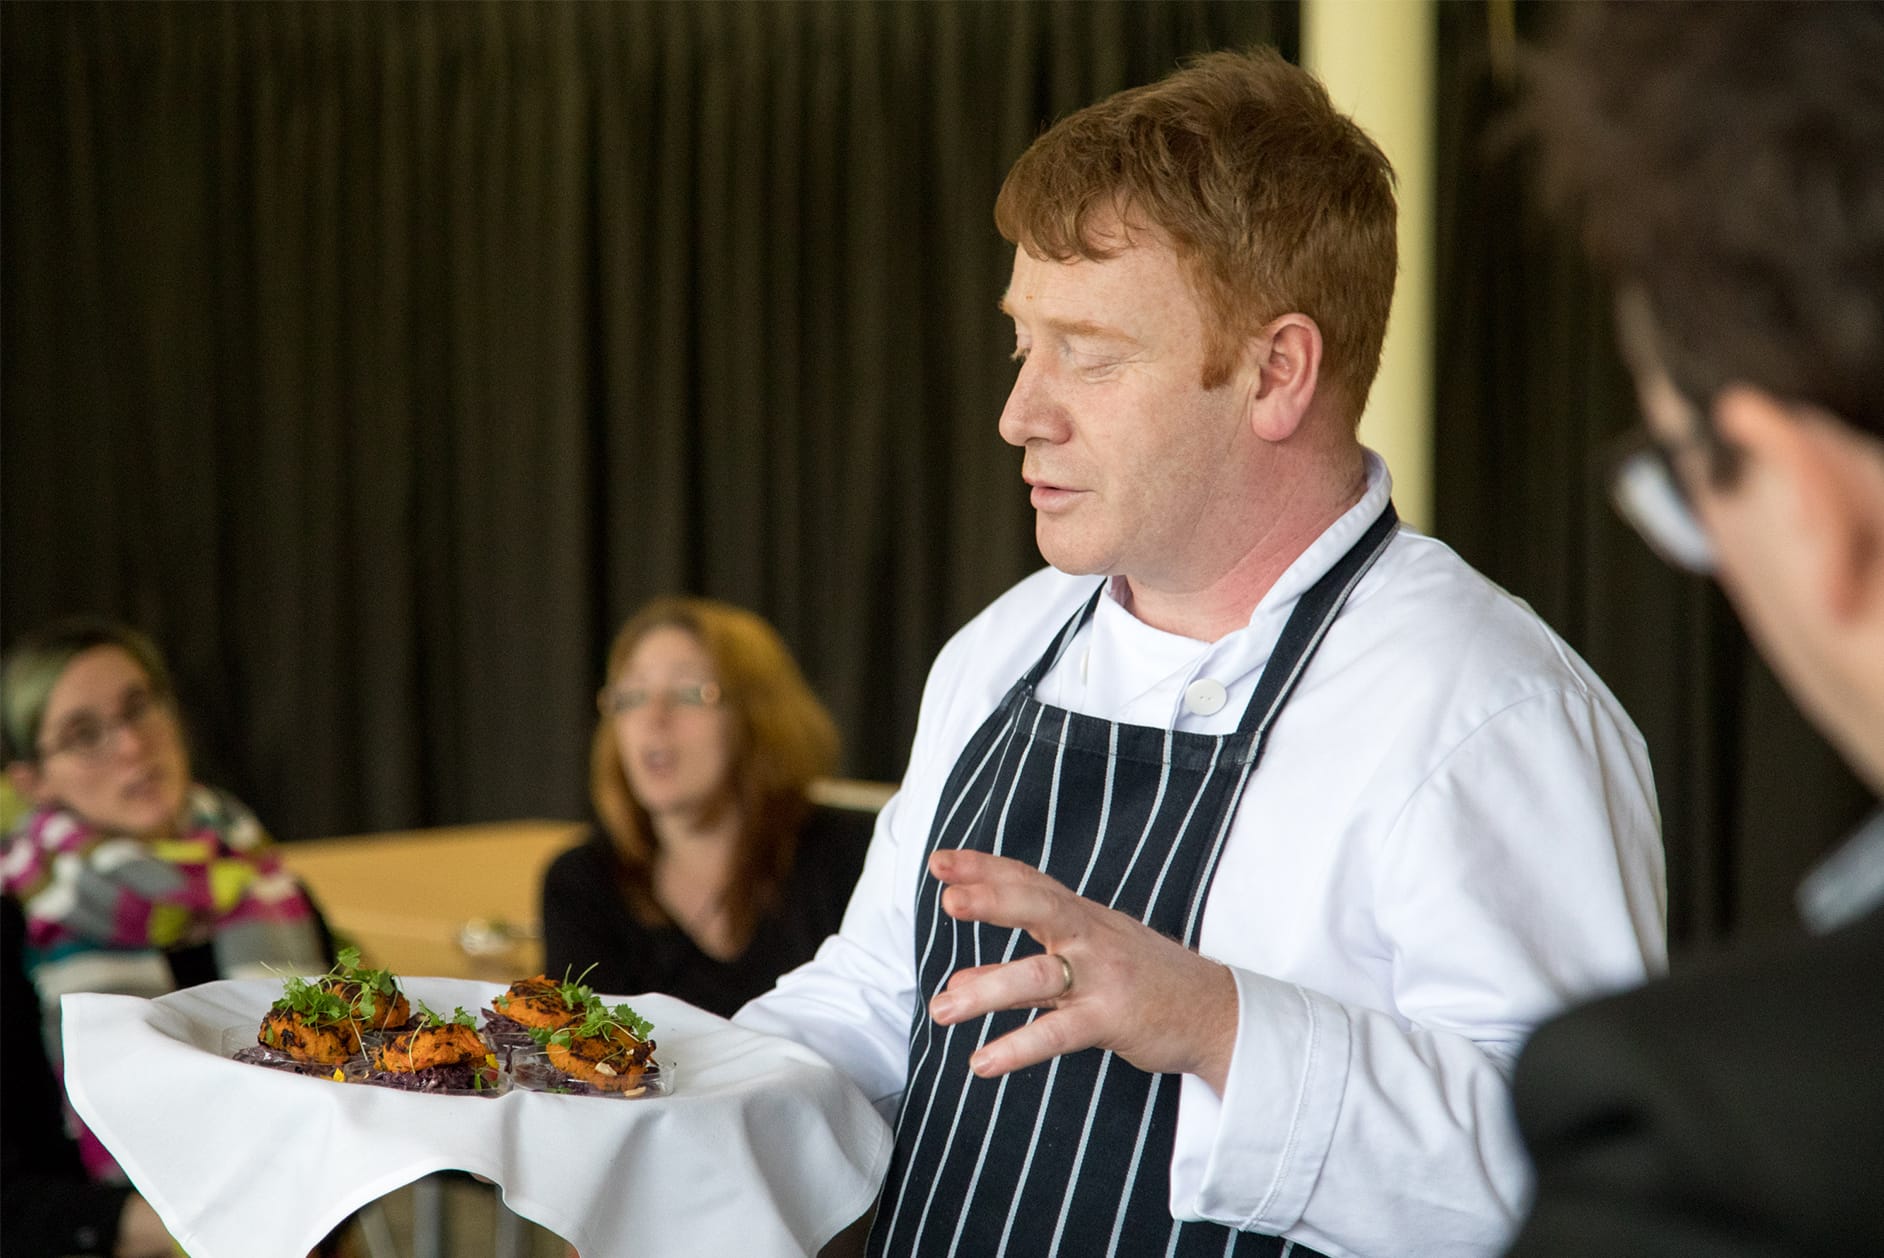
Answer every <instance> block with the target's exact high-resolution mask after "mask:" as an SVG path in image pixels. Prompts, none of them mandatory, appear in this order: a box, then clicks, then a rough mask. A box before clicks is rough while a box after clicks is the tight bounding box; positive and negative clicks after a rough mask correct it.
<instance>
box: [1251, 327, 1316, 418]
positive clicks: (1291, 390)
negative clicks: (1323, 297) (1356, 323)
mask: <svg viewBox="0 0 1884 1258" xmlns="http://www.w3.org/2000/svg"><path fill="white" fill-rule="evenodd" d="M1244 352H1245V353H1247V354H1249V355H1250V356H1251V358H1252V359H1253V360H1254V361H1253V362H1251V363H1250V367H1251V368H1252V369H1253V370H1254V372H1255V378H1256V387H1255V390H1254V392H1253V394H1252V395H1251V398H1250V422H1251V426H1252V428H1253V429H1254V431H1255V433H1256V435H1257V436H1258V437H1260V438H1261V439H1262V440H1264V441H1284V440H1287V439H1288V438H1289V437H1290V436H1293V435H1294V433H1295V430H1296V429H1297V428H1298V427H1300V426H1301V423H1302V419H1303V417H1304V416H1305V415H1307V414H1308V408H1309V404H1310V403H1312V402H1313V401H1314V400H1315V390H1316V387H1317V386H1318V385H1319V384H1320V382H1321V329H1320V328H1319V327H1317V326H1315V321H1314V320H1313V319H1311V318H1309V317H1308V316H1307V315H1305V314H1285V315H1282V316H1280V317H1278V318H1276V319H1273V320H1271V321H1270V322H1269V324H1268V325H1267V326H1266V327H1264V328H1263V330H1262V331H1261V332H1260V333H1259V334H1258V335H1256V336H1255V337H1252V338H1251V339H1250V342H1249V345H1248V347H1247V348H1246V349H1245V351H1244Z"/></svg>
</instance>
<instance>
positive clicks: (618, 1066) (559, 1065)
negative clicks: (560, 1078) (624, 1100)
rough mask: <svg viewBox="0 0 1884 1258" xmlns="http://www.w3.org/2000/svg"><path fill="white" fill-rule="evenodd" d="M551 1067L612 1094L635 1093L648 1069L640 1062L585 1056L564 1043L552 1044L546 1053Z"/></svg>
mask: <svg viewBox="0 0 1884 1258" xmlns="http://www.w3.org/2000/svg"><path fill="white" fill-rule="evenodd" d="M544 1056H545V1057H547V1058H548V1059H549V1064H550V1065H552V1066H554V1067H556V1069H558V1070H560V1071H562V1072H563V1073H564V1074H566V1075H573V1076H574V1077H575V1078H577V1079H580V1080H582V1081H583V1082H584V1083H587V1084H589V1085H591V1086H593V1087H598V1088H601V1089H603V1090H604V1091H608V1092H632V1091H634V1090H635V1089H636V1088H638V1087H640V1086H641V1076H642V1074H643V1073H644V1072H645V1071H646V1070H647V1067H646V1066H645V1065H643V1064H641V1063H639V1062H627V1061H621V1060H617V1061H613V1062H611V1061H606V1060H597V1059H595V1058H591V1057H583V1056H580V1055H579V1054H578V1053H576V1052H575V1051H574V1046H573V1045H571V1046H570V1047H569V1048H564V1047H563V1046H562V1045H561V1044H554V1043H552V1044H550V1045H549V1046H548V1047H547V1048H546V1049H545V1050H544Z"/></svg>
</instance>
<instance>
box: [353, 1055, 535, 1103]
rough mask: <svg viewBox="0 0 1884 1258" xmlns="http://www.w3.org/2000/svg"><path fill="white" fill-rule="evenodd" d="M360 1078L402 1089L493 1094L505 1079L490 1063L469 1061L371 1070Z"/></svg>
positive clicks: (408, 1090) (405, 1090) (384, 1086)
mask: <svg viewBox="0 0 1884 1258" xmlns="http://www.w3.org/2000/svg"><path fill="white" fill-rule="evenodd" d="M480 1078H481V1079H482V1086H481V1087H480V1086H479V1080H480ZM360 1081H361V1082H362V1083H373V1084H378V1085H379V1086H380V1087H382V1088H396V1089H398V1090H399V1091H401V1092H470V1093H474V1094H475V1093H485V1094H489V1095H491V1096H495V1095H497V1093H498V1092H499V1091H500V1090H501V1085H502V1082H503V1081H502V1080H501V1079H500V1078H499V1077H498V1074H497V1072H496V1071H494V1070H492V1069H491V1068H490V1067H489V1066H482V1065H479V1064H478V1063H476V1062H468V1061H461V1062H454V1063H453V1064H451V1065H449V1066H427V1067H426V1068H425V1069H424V1070H369V1071H367V1072H366V1074H365V1075H363V1076H362V1077H361V1080H360Z"/></svg>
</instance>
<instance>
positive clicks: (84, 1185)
mask: <svg viewBox="0 0 1884 1258" xmlns="http://www.w3.org/2000/svg"><path fill="white" fill-rule="evenodd" d="M0 936H3V937H0V980H3V985H0V1008H3V1009H4V1010H5V1015H4V1022H5V1027H6V1036H5V1045H4V1053H5V1055H4V1056H0V1084H4V1093H5V1096H4V1102H5V1103H4V1105H0V1114H4V1115H5V1116H6V1121H5V1122H4V1123H0V1133H4V1136H5V1139H4V1141H0V1143H3V1144H4V1146H5V1154H4V1158H3V1159H0V1163H3V1165H0V1176H4V1178H5V1181H6V1208H5V1209H3V1210H0V1251H4V1252H5V1253H6V1255H7V1258H52V1255H54V1254H109V1253H110V1252H111V1251H112V1249H113V1248H114V1247H115V1246H116V1244H117V1239H118V1215H119V1213H120V1212H121V1211H122V1210H123V1208H124V1199H125V1198H126V1197H128V1196H130V1195H131V1190H130V1188H128V1187H126V1186H124V1185H121V1184H119V1185H113V1184H94V1183H92V1182H91V1181H89V1180H88V1179H86V1177H85V1167H84V1165H83V1164H82V1163H81V1162H80V1161H79V1152H78V1146H77V1145H76V1144H74V1143H73V1142H72V1137H71V1136H69V1135H67V1134H66V1130H65V1118H64V1116H63V1114H62V1113H61V1111H60V1104H59V1102H60V1098H61V1097H62V1096H63V1095H64V1094H63V1092H62V1091H61V1090H60V1087H59V1083H58V1080H57V1079H56V1078H55V1077H54V1076H53V1073H52V1066H51V1064H50V1063H49V1062H47V1060H46V1048H45V1044H44V1042H43V1041H42V1040H41V1039H40V1007H39V994H38V993H37V992H35V991H34V990H33V984H32V981H31V980H30V979H28V978H27V977H26V969H25V964H24V960H23V958H22V949H23V948H24V945H25V940H26V918H25V916H24V915H23V914H22V913H21V911H20V906H19V905H18V904H17V903H15V902H14V901H13V899H12V898H11V897H0Z"/></svg>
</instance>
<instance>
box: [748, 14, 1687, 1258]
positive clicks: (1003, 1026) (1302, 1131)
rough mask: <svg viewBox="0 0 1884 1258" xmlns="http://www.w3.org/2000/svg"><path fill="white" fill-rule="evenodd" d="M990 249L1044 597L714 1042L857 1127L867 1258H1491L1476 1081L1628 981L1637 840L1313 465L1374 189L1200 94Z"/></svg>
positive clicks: (1495, 1147)
mask: <svg viewBox="0 0 1884 1258" xmlns="http://www.w3.org/2000/svg"><path fill="white" fill-rule="evenodd" d="M995 221H996V223H997V225H998V226H999V227H1000V229H1001V231H1002V233H1003V235H1004V236H1006V238H1007V239H1008V240H1010V241H1013V242H1014V243H1015V245H1016V246H1017V247H1016V249H1015V253H1014V268H1013V274H1012V279H1011V281H1010V283H1009V285H1008V288H1007V292H1006V295H1005V297H1004V298H1003V299H1002V309H1003V310H1004V312H1005V313H1006V315H1007V316H1008V317H1009V318H1010V319H1011V320H1012V322H1013V327H1014V342H1015V350H1016V353H1015V357H1016V358H1017V359H1018V360H1019V362H1020V365H1019V369H1018V375H1017V377H1016V379H1015V382H1014V386H1013V391H1012V393H1011V394H1010V395H1009V398H1008V402H1007V405H1006V408H1005V410H1004V411H1003V413H1002V415H1001V417H1000V424H999V429H1000V434H1001V436H1002V437H1003V438H1005V439H1006V440H1007V441H1008V442H1009V443H1010V444H1012V445H1014V446H1015V447H1017V448H1018V449H1019V450H1020V451H1021V459H1020V467H1019V469H1018V470H1019V472H1020V476H1021V479H1022V480H1023V481H1024V482H1025V483H1026V485H1027V486H1028V487H1029V489H1028V492H1029V494H1030V498H1031V501H1032V503H1033V506H1034V509H1035V517H1036V518H1035V523H1036V529H1035V534H1036V539H1037V541H1038V542H1039V545H1040V549H1041V552H1042V554H1043V555H1044V556H1045V557H1046V559H1047V560H1048V562H1049V563H1051V564H1052V565H1053V567H1052V568H1050V569H1047V570H1045V571H1042V572H1039V573H1037V574H1035V575H1033V576H1031V577H1029V578H1027V579H1025V580H1024V581H1022V582H1021V583H1020V584H1018V585H1017V586H1015V587H1014V588H1013V589H1012V590H1010V591H1008V592H1007V593H1006V594H1004V595H1002V596H1001V597H1000V598H999V599H997V600H996V601H995V602H994V603H993V604H992V605H991V606H990V607H989V608H988V609H987V610H985V611H984V612H983V613H982V614H981V615H979V616H977V617H976V618H975V619H974V620H973V621H971V622H970V623H969V624H968V625H967V626H966V627H965V628H964V629H962V630H961V631H960V632H959V633H958V634H957V635H956V636H955V637H954V638H953V639H952V640H951V641H950V642H949V643H948V645H947V646H945V647H944V648H943V650H942V653H941V655H940V656H939V657H938V658H937V660H936V663H935V666H934V668H933V669H932V670H931V673H930V677H929V682H928V685H927V687H926V689H925V692H924V695H923V701H922V707H921V711H920V717H919V723H918V727H917V731H916V737H915V743H914V746H913V748H912V750H911V754H910V760H909V768H908V772H907V775H906V776H905V777H904V779H903V783H902V789H901V791H900V792H899V794H898V795H897V796H896V798H895V799H893V800H891V801H890V803H889V804H888V805H886V806H885V808H884V811H883V814H882V816H881V820H880V821H879V823H878V827H877V834H876V838H875V840H874V842H873V844H872V847H871V851H870V856H869V860H868V861H867V862H866V864H865V868H864V874H863V877H862V879H861V880H860V881H859V883H858V888H857V893H856V895H855V896H854V897H853V898H852V900H851V904H850V907H849V909H848V911H847V912H846V914H845V918H844V925H843V929H842V931H841V932H840V933H839V934H838V935H837V936H836V937H835V938H834V939H832V940H831V941H829V942H827V943H826V944H825V945H824V947H823V948H821V949H820V951H819V953H818V956H817V958H816V959H815V960H814V961H813V962H811V963H810V964H808V965H806V966H804V967H801V968H800V969H798V970H796V971H794V972H793V973H791V974H788V975H786V976H785V978H784V979H782V980H781V981H780V983H779V986H778V987H777V989H776V990H774V991H773V992H771V993H768V994H767V995H766V996H764V997H761V998H760V999H759V1000H758V1001H755V1002H754V1003H753V1004H751V1005H748V1006H747V1007H746V1008H745V1009H743V1010H741V1011H740V1014H739V1018H738V1020H739V1021H740V1022H742V1023H744V1024H746V1025H749V1026H752V1027H754V1028H756V1029H759V1030H765V1031H775V1032H778V1033H780V1034H784V1035H788V1036H792V1037H794V1038H797V1039H799V1040H801V1041H803V1042H805V1043H807V1044H809V1045H811V1046H812V1047H813V1048H815V1049H817V1050H818V1051H819V1052H821V1053H823V1054H824V1055H825V1056H826V1057H827V1058H829V1059H830V1060H831V1061H833V1062H835V1063H836V1064H838V1065H839V1066H840V1067H841V1068H843V1069H844V1070H845V1071H847V1072H848V1073H849V1074H850V1075H851V1076H852V1077H853V1078H855V1079H856V1080H857V1081H858V1083H859V1084H860V1086H862V1087H863V1088H864V1089H865V1091H866V1093H867V1094H868V1095H870V1096H871V1097H873V1098H875V1099H877V1100H878V1101H879V1103H880V1105H881V1106H882V1107H883V1108H884V1110H885V1111H886V1112H889V1113H892V1114H894V1116H895V1123H896V1147H895V1151H894V1154H893V1156H892V1159H891V1163H890V1168H889V1172H888V1178H887V1182H886V1183H885V1185H884V1190H883V1195H882V1198H881V1203H880V1205H879V1207H878V1210H877V1213H876V1220H875V1226H874V1229H873V1231H872V1234H871V1239H870V1246H871V1250H872V1252H874V1253H877V1254H892V1255H897V1256H898V1258H901V1256H902V1255H907V1254H941V1253H961V1254H994V1253H998V1252H1003V1251H1005V1252H1008V1253H1020V1254H1045V1253H1050V1252H1055V1251H1057V1252H1060V1253H1065V1254H1082V1255H1083V1254H1106V1253H1118V1254H1131V1255H1140V1254H1180V1255H1192V1254H1205V1253H1208V1254H1212V1255H1223V1254H1236V1255H1249V1254H1264V1255H1269V1254H1277V1255H1279V1254H1293V1255H1296V1256H1298V1258H1307V1256H1308V1255H1310V1254H1314V1253H1323V1254H1373V1255H1419V1254H1483V1253H1492V1252H1495V1250H1496V1249H1497V1248H1498V1247H1499V1246H1501V1245H1502V1244H1503V1243H1504V1241H1505V1240H1506V1239H1507V1238H1508V1237H1509V1234H1510V1230H1511V1228H1512V1227H1513V1226H1514V1225H1515V1222H1516V1212H1517V1211H1518V1209H1519V1208H1520V1206H1521V1204H1522V1200H1523V1196H1524V1193H1525V1190H1526V1186H1527V1185H1526V1178H1525V1163H1524V1157H1523V1153H1522V1150H1521V1149H1520V1147H1519V1145H1518V1141H1517V1136H1516V1132H1515V1130H1514V1129H1513V1128H1512V1126H1511V1123H1510V1119H1509V1098H1508V1095H1507V1091H1506V1070H1507V1069H1508V1067H1509V1064H1510V1062H1511V1060H1512V1058H1513V1057H1514V1056H1515V1055H1516V1052H1517V1048H1518V1045H1519V1044H1520V1043H1521V1042H1522V1040H1523V1038H1524V1037H1525V1035H1526V1034H1528V1032H1529V1030H1530V1029H1531V1027H1532V1026H1533V1025H1534V1024H1535V1023H1536V1022H1537V1021H1538V1020H1539V1019H1541V1018H1543V1017H1545V1016H1546V1015H1548V1014H1550V1013H1552V1012H1554V1011H1556V1010H1557V1009H1558V1008H1559V1007H1561V1006H1562V1005H1563V1004H1564V1003H1566V1002H1567V1001H1569V1000H1571V999H1573V998H1580V997H1585V996H1588V995H1590V994H1592V993H1594V992H1596V991H1602V990H1613V989H1614V988H1617V987H1620V986H1624V985H1633V984H1635V983H1638V982H1640V981H1641V980H1642V978H1643V977H1645V976H1646V975H1647V974H1648V973H1650V972H1652V971H1654V970H1655V969H1657V968H1658V967H1659V966H1660V964H1661V961H1662V950H1663V941H1662V936H1663V918H1662V909H1663V904H1662V881H1661V869H1662V853H1661V842H1660V831H1659V823H1658V820H1657V816H1656V808H1655V798H1654V788H1653V784H1652V782H1651V779H1650V774H1649V764H1648V757H1647V753H1646V749H1645V748H1644V746H1643V743H1642V739H1641V736H1640V735H1639V734H1638V733H1637V732H1636V730H1635V727H1634V726H1633V725H1632V724H1631V722H1630V721H1629V718H1628V716H1627V715H1626V714H1625V713H1624V712H1623V711H1622V709H1621V707H1620V706H1619V705H1618V704H1617V703H1616V701H1615V699H1614V697H1613V696H1612V695H1610V693H1609V692H1608V690H1607V689H1606V688H1605V687H1604V686H1603V684H1602V682H1601V681H1599V680H1598V679H1597V678H1596V677H1595V676H1594V674H1592V673H1591V671H1590V670H1589V668H1588V667H1587V666H1586V665H1585V664H1584V663H1583V662H1582V661H1581V660H1579V659H1578V658H1577V657H1576V655H1575V654H1574V653H1573V652H1572V651H1571V650H1570V649H1569V647H1568V646H1566V645H1565V644H1564V642H1563V641H1562V640H1561V639H1560V638H1558V637H1557V636H1556V635H1555V634H1553V633H1552V632H1551V631H1550V629H1549V628H1548V627H1547V626H1545V625H1544V624H1543V623H1542V622H1541V621H1540V620H1539V619H1538V617H1537V616H1536V615H1535V614H1534V613H1533V612H1532V611H1531V610H1530V609H1529V608H1527V607H1525V606H1524V605H1523V604H1522V603H1520V602H1518V601H1517V600H1516V599H1513V598H1512V597H1511V596H1509V595H1508V594H1506V593H1505V592H1503V591H1502V590H1499V589H1498V588H1497V587H1495V586H1493V585H1492V584H1491V583H1490V582H1488V581H1486V580H1485V579H1484V578H1483V577H1482V576H1480V575H1479V574H1477V573H1475V572H1473V571H1472V570H1471V569H1470V568H1468V567H1467V566H1466V565H1465V564H1464V563H1463V562H1461V561H1460V560H1459V558H1458V556H1457V555H1455V554H1453V552H1452V551H1451V550H1449V549H1448V548H1446V547H1445V546H1444V545H1442V544H1440V543H1439V542H1437V541H1435V540H1433V539H1431V538H1428V537H1423V536H1421V535H1420V534H1418V533H1417V532H1414V531H1412V530H1410V529H1407V528H1404V527H1401V526H1400V525H1399V523H1398V521H1397V518H1396V516H1395V514H1394V512H1393V508H1392V505H1391V502H1390V499H1391V495H1392V482H1391V479H1390V477H1389V475H1388V472H1387V468H1386V466H1385V464H1384V463H1383V462H1382V461H1381V460H1380V458H1379V457H1378V456H1376V455H1374V454H1372V453H1371V452H1369V451H1367V450H1365V449H1364V448H1363V447H1362V445H1361V442H1360V439H1359V436H1358V434H1357V431H1356V429H1357V426H1358V424H1359V422H1360V417H1361V413H1362V410H1363V407H1364V406H1365V403H1366V400H1367V394H1368V390H1369V388H1370V386H1371V384H1372V381H1373V378H1374V374H1375V371H1376V369H1377V368H1378V366H1379V362H1380V349H1381V342H1382V338H1383V337H1384V335H1385V330H1386V323H1387V312H1388V309H1389V307H1390V306H1391V303H1392V297H1393V285H1394V271H1395V264H1396V243H1395V205H1394V195H1393V172H1392V169H1391V167H1390V166H1389V165H1388V163H1387V160H1386V158H1385V156H1384V155H1383V154H1382V153H1381V152H1380V150H1379V148H1377V147H1376V146H1375V145H1374V143H1373V142H1372V141H1371V140H1369V139H1368V138H1367V136H1366V135H1365V134H1364V133H1363V132H1362V131H1361V130H1360V128H1358V127H1357V126H1355V125H1354V123H1353V122H1352V120H1350V119H1349V118H1347V117H1345V116H1344V115H1342V114H1341V113H1339V112H1338V111H1337V110H1336V109H1335V108H1334V106H1333V105H1332V104H1331V103H1330V101H1329V99H1328V95H1327V92H1326V91H1325V90H1324V89H1323V88H1322V86H1321V85H1320V84H1319V83H1318V82H1317V81H1316V80H1315V79H1314V78H1313V77H1312V76H1311V75H1309V74H1308V73H1307V72H1306V71H1304V70H1302V69H1300V68H1298V67H1296V66H1292V65H1290V64H1288V63H1287V62H1286V61H1284V60H1283V59H1282V58H1281V57H1280V56H1278V55H1277V54H1276V53H1274V52H1273V51H1269V50H1258V51H1255V52H1251V53H1247V54H1245V53H1232V52H1224V53H1215V54H1212V55H1210V56H1207V57H1203V58H1200V59H1198V60H1196V61H1194V62H1191V63H1190V64H1188V65H1187V66H1186V67H1185V68H1184V69H1182V70H1180V71H1178V72H1177V73H1175V74H1173V75H1171V76H1170V77H1169V78H1167V79H1165V80H1164V81H1162V82H1160V83H1155V84H1151V85H1149V86H1146V87H1141V88H1134V89H1132V90H1129V91H1125V92H1121V93H1119V94H1117V95H1115V96H1113V97H1110V98H1109V99H1107V100H1104V101H1101V102H1099V103H1098V104H1096V105H1093V106H1091V107H1089V108H1086V109H1083V110H1080V111H1079V112H1077V113H1074V114H1072V115H1070V116H1069V117H1067V118H1064V119H1062V120H1061V121H1059V122H1058V123H1056V124H1055V125H1054V126H1053V127H1052V128H1051V129H1049V130H1048V131H1046V132H1045V133H1044V134H1043V135H1042V136H1041V137H1040V138H1039V139H1037V140H1036V141H1035V142H1034V144H1033V145H1032V146H1031V147H1030V148H1029V149H1028V150H1027V151H1026V152H1025V153H1024V154H1023V155H1022V156H1021V157H1020V158H1019V160H1018V161H1017V162H1016V163H1015V165H1014V166H1013V168H1012V169H1011V171H1010V172H1009V174H1008V176H1007V180H1006V182H1005V184H1004V185H1003V187H1002V189H1001V193H1000V197H999V200H998V201H997V203H996V207H995Z"/></svg>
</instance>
